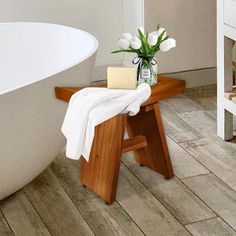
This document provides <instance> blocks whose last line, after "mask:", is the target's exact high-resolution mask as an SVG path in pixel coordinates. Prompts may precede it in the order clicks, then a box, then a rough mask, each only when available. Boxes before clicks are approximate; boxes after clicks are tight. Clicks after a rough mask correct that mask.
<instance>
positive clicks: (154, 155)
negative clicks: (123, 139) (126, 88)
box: [127, 103, 174, 179]
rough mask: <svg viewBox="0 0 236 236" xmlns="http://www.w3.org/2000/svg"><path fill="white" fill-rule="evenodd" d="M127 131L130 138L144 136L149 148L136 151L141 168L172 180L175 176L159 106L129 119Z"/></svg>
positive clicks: (136, 157) (142, 111)
mask: <svg viewBox="0 0 236 236" xmlns="http://www.w3.org/2000/svg"><path fill="white" fill-rule="evenodd" d="M127 129H128V133H129V136H130V138H132V137H134V136H137V135H144V136H145V137H146V140H147V144H148V145H147V147H144V148H141V149H139V150H136V151H134V153H135V159H136V161H137V162H138V163H139V164H140V166H145V167H148V168H150V169H152V170H154V171H156V172H158V173H160V174H161V175H163V176H165V177H166V178H167V179H170V178H172V177H173V176H174V173H173V168H172V164H171V159H170V155H169V150H168V146H167V143H166V138H165V131H164V128H163V123H162V119H161V113H160V108H159V104H158V103H157V104H154V105H153V109H150V110H149V111H146V110H145V108H143V109H141V111H140V112H139V113H138V114H137V115H136V116H130V117H128V118H127Z"/></svg>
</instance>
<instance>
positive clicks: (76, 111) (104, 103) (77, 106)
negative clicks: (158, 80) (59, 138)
mask: <svg viewBox="0 0 236 236" xmlns="http://www.w3.org/2000/svg"><path fill="white" fill-rule="evenodd" d="M150 95H151V89H150V86H149V85H147V84H141V85H139V86H138V87H137V89H136V90H121V89H107V88H85V89H82V90H80V91H79V92H77V93H75V94H74V95H73V96H72V97H71V99H70V102H69V107H68V110H67V112H66V116H65V119H64V122H63V125H62V129H61V130H62V133H63V134H64V135H65V137H66V139H67V145H66V156H67V157H68V158H70V159H74V160H78V159H79V158H80V156H81V155H82V156H83V157H84V158H85V159H86V160H87V161H88V160H89V155H90V151H91V147H92V143H93V138H94V132H95V127H96V126H97V125H99V124H101V123H102V122H104V121H106V120H109V119H110V118H112V117H114V116H116V115H118V114H126V113H128V114H129V115H130V116H133V115H136V114H137V113H138V112H139V110H140V106H141V104H142V103H144V102H145V101H146V100H147V99H148V98H149V97H150Z"/></svg>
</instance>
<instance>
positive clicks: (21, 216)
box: [0, 87, 236, 236]
mask: <svg viewBox="0 0 236 236" xmlns="http://www.w3.org/2000/svg"><path fill="white" fill-rule="evenodd" d="M161 110H162V115H163V120H164V125H165V130H166V136H167V142H168V145H169V149H170V155H171V158H172V161H173V166H174V170H175V178H173V179H172V180H169V181H168V180H165V179H164V178H163V177H161V176H160V175H158V174H157V173H155V172H153V171H151V170H150V169H146V168H141V167H139V166H138V165H137V164H136V163H135V161H134V158H133V153H132V152H130V153H127V154H124V155H123V157H122V164H121V169H120V176H119V183H118V191H117V201H116V202H115V203H114V204H112V205H111V206H108V205H106V204H105V203H104V202H103V201H102V200H101V199H100V198H98V197H97V196H96V195H95V194H94V193H92V192H90V191H89V189H87V188H84V187H83V186H82V185H81V184H80V182H79V165H80V163H79V161H72V160H68V159H66V158H64V156H65V154H64V151H62V152H61V154H60V155H59V156H58V158H57V159H56V160H55V161H54V162H53V164H52V165H51V166H50V167H49V168H48V169H47V170H45V171H44V172H43V173H42V174H41V175H40V176H39V177H38V178H37V179H35V180H34V181H33V182H32V183H31V184H29V185H28V186H26V187H25V188H24V189H22V190H21V191H19V192H18V193H16V194H14V195H12V196H10V197H8V198H7V199H5V200H3V201H1V202H0V236H5V235H16V236H32V235H53V236H74V235H101V236H104V235H105V236H106V235H108V236H110V235H155V236H156V235H157V236H159V235H160V236H161V235H165V236H172V235H176V236H184V235H196V236H197V235H198V236H203V235H206V236H210V235H220V236H224V235H225V236H226V235H236V154H235V153H236V140H233V141H231V142H224V141H222V140H220V139H219V138H218V137H217V135H216V89H215V88H214V87H213V88H211V87H209V88H206V87H205V88H202V90H201V89H200V90H199V89H198V90H196V89H195V90H191V91H188V92H187V93H186V94H184V95H179V96H176V97H174V98H171V99H168V100H165V101H163V102H161Z"/></svg>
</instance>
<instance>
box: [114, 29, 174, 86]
mask: <svg viewBox="0 0 236 236" xmlns="http://www.w3.org/2000/svg"><path fill="white" fill-rule="evenodd" d="M118 46H119V48H120V50H117V51H113V52H112V53H135V54H137V56H136V57H135V58H134V60H133V64H134V65H136V66H137V69H138V73H137V80H138V84H141V83H148V84H149V85H151V86H152V85H155V84H156V83H157V60H156V59H155V54H156V53H157V52H158V51H162V52H167V51H169V50H170V49H171V48H174V47H176V41H175V39H173V38H170V37H169V36H167V33H166V30H165V29H164V28H160V26H159V25H158V26H157V30H156V31H153V32H152V33H149V32H147V31H146V32H145V30H144V28H143V27H142V26H141V27H139V28H138V34H137V36H133V35H132V34H130V33H124V34H123V35H122V37H121V38H120V39H119V42H118Z"/></svg>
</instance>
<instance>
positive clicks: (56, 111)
mask: <svg viewBox="0 0 236 236" xmlns="http://www.w3.org/2000/svg"><path fill="white" fill-rule="evenodd" d="M97 48H98V42H97V40H96V39H95V38H94V37H93V36H92V35H90V34H88V33H86V32H84V31H80V30H77V29H73V28H70V27H66V26H60V25H53V24H46V23H1V24H0V199H3V198H4V197H6V196H8V195H10V194H12V193H14V192H15V191H17V190H19V189H20V188H22V187H23V186H25V185H26V184H27V183H29V182H30V181H32V180H33V179H34V178H35V177H37V176H38V175H39V174H40V173H41V172H42V171H43V170H44V169H45V168H46V167H47V166H48V165H49V164H50V163H51V162H52V161H53V160H54V158H55V157H56V156H57V155H58V153H59V152H60V150H61V149H62V148H63V146H64V144H65V139H64V137H63V135H62V134H61V131H60V128H61V124H62V121H63V118H64V115H65V112H66V107H67V104H66V103H63V102H61V101H59V100H57V99H56V98H55V95H54V87H55V86H78V85H86V84H89V83H90V79H91V72H92V69H93V66H94V61H95V55H96V51H97Z"/></svg>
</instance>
